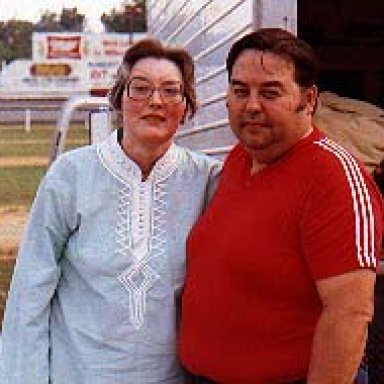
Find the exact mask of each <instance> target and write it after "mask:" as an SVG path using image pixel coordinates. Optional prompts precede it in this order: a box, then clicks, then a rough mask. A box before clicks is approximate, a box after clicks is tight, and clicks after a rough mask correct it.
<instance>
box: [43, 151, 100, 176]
mask: <svg viewBox="0 0 384 384" xmlns="http://www.w3.org/2000/svg"><path fill="white" fill-rule="evenodd" d="M97 161H98V157H97V147H96V146H95V145H86V146H82V147H78V148H75V149H71V150H69V151H67V152H64V153H62V154H61V155H60V156H58V157H57V159H56V160H55V161H54V162H53V163H52V164H51V165H50V167H49V168H48V170H47V173H46V176H47V177H48V178H50V177H53V178H55V177H58V176H59V177H62V178H66V177H70V176H73V175H74V174H78V173H81V172H82V170H84V172H89V171H90V169H91V168H92V165H93V164H95V163H96V162H97Z"/></svg>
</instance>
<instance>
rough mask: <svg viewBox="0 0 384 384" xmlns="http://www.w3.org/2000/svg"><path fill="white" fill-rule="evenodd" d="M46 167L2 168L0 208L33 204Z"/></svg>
mask: <svg viewBox="0 0 384 384" xmlns="http://www.w3.org/2000/svg"><path fill="white" fill-rule="evenodd" d="M44 173H45V167H36V166H32V167H22V166H21V167H0V191H1V192H0V206H13V205H16V206H27V207H29V206H30V205H31V204H32V201H33V198H34V196H35V193H36V189H37V187H38V185H39V182H40V180H41V178H42V177H43V175H44Z"/></svg>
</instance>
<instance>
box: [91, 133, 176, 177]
mask: <svg viewBox="0 0 384 384" xmlns="http://www.w3.org/2000/svg"><path fill="white" fill-rule="evenodd" d="M97 147H98V148H97V151H98V155H99V158H100V160H101V162H102V163H103V165H104V166H105V167H106V168H107V169H108V170H109V171H110V172H111V173H112V174H113V175H114V176H115V177H117V178H118V179H120V180H122V181H123V182H124V183H128V184H131V183H132V181H135V182H141V170H140V168H139V166H138V165H137V164H136V163H135V162H134V161H133V160H132V159H130V158H129V157H128V156H127V155H126V153H125V152H124V151H123V149H122V148H121V146H120V144H119V142H118V140H117V131H114V132H112V133H111V134H110V135H109V136H108V138H107V139H106V140H104V141H103V142H101V143H100V144H98V146H97ZM179 162H180V148H179V147H178V146H177V145H175V144H174V143H172V144H171V146H170V147H169V148H168V150H167V151H166V152H165V153H164V155H163V156H162V157H161V158H160V159H159V160H158V161H157V162H156V163H155V165H154V167H153V168H152V170H151V173H150V174H149V176H148V178H147V180H146V181H151V182H159V181H162V180H165V179H166V178H168V177H169V176H170V175H171V174H172V173H173V171H174V170H175V169H176V168H177V166H178V164H179Z"/></svg>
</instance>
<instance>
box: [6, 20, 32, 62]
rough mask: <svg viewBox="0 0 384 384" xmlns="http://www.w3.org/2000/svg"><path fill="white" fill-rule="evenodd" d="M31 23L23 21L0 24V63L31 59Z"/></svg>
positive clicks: (9, 21)
mask: <svg viewBox="0 0 384 384" xmlns="http://www.w3.org/2000/svg"><path fill="white" fill-rule="evenodd" d="M32 31H33V23H31V22H29V21H23V20H13V19H12V20H8V21H4V22H0V61H3V60H5V61H6V62H7V63H8V62H10V61H12V60H14V59H19V58H25V59H28V58H31V56H32V46H31V36H32Z"/></svg>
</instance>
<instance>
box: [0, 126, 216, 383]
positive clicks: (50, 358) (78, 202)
mask: <svg viewBox="0 0 384 384" xmlns="http://www.w3.org/2000/svg"><path fill="white" fill-rule="evenodd" d="M219 171H220V163H219V162H217V161H216V160H213V159H211V158H208V157H206V156H204V155H201V154H196V153H193V152H191V151H188V150H186V149H183V148H180V147H178V146H176V145H174V144H173V145H172V146H171V147H170V149H169V150H168V151H167V152H166V154H165V155H164V156H163V157H162V158H161V159H160V160H159V161H158V162H157V163H156V165H155V167H154V169H153V170H152V172H151V174H150V176H149V177H148V179H147V180H146V181H145V182H142V181H141V172H140V169H139V168H138V167H137V165H136V164H135V163H134V162H133V161H131V160H130V159H129V158H128V157H127V156H126V155H125V154H124V152H123V151H122V149H121V147H120V145H119V144H118V142H117V138H116V133H115V132H114V133H113V134H112V135H111V136H110V137H109V138H108V139H107V140H106V141H105V142H103V143H101V144H99V145H98V146H96V145H93V146H88V147H83V148H80V149H77V150H74V151H71V152H68V153H66V154H64V155H62V156H60V157H59V158H58V160H57V161H56V162H55V163H54V164H53V165H52V166H51V168H50V169H49V170H48V172H47V174H46V176H45V178H44V180H43V181H42V183H41V185H40V187H39V190H38V192H37V196H36V199H35V202H34V204H33V207H32V210H31V213H30V219H29V223H28V226H27V229H26V233H25V236H24V239H23V241H22V245H21V248H20V252H19V256H18V259H17V263H16V267H15V272H14V276H13V279H12V283H11V289H10V292H9V297H8V301H7V306H6V312H5V317H4V324H3V359H4V370H5V378H3V379H2V380H0V382H1V383H2V384H48V383H51V384H141V383H166V384H180V383H182V374H181V370H180V367H179V365H178V362H177V358H176V330H177V313H176V312H177V310H176V308H177V305H176V304H177V302H178V298H179V293H180V290H181V287H182V284H183V279H184V268H185V240H186V237H187V234H188V231H189V230H190V228H191V226H192V225H193V224H194V222H195V221H196V219H197V217H198V216H199V215H200V213H201V212H202V211H203V209H204V207H205V205H206V203H207V200H208V199H209V197H210V194H211V193H212V191H213V188H214V186H215V183H216V179H217V176H218V173H219Z"/></svg>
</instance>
